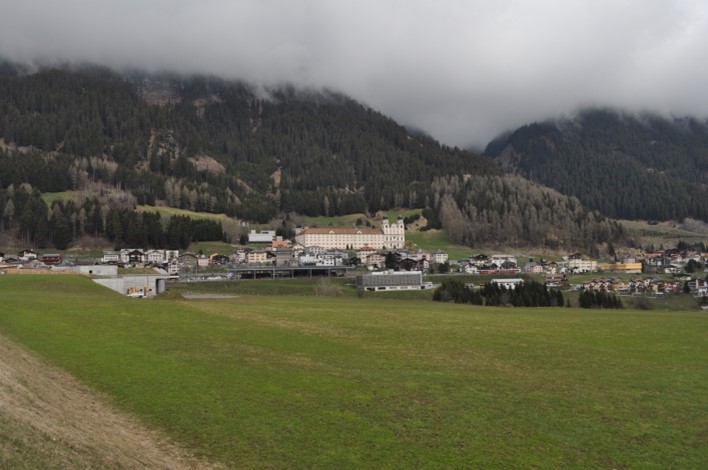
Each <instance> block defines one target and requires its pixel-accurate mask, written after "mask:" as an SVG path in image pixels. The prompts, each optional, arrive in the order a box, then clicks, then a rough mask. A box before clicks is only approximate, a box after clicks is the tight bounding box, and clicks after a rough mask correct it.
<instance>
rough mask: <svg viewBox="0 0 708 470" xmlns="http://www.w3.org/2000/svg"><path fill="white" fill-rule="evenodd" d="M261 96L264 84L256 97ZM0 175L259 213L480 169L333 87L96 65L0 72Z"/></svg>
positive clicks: (371, 205) (356, 198)
mask: <svg viewBox="0 0 708 470" xmlns="http://www.w3.org/2000/svg"><path fill="white" fill-rule="evenodd" d="M259 96H263V97H259ZM0 136H2V137H4V141H5V143H6V144H13V145H16V146H19V147H28V149H26V150H24V151H18V150H13V149H12V148H13V147H7V146H5V150H3V151H2V153H1V154H0V186H7V185H9V184H20V183H30V184H31V185H32V186H33V187H35V188H37V189H39V190H40V191H42V192H46V191H63V190H67V189H82V188H85V187H90V186H91V185H92V184H95V183H102V184H105V185H108V186H112V187H119V188H123V189H127V190H129V191H130V192H131V193H132V194H133V195H135V196H136V197H137V199H138V202H139V203H150V204H152V203H154V202H155V201H156V200H160V201H165V202H166V203H167V204H169V205H171V206H175V207H180V208H187V209H192V210H200V211H208V212H223V213H226V214H229V215H234V216H237V217H239V218H243V219H247V220H256V221H260V222H265V221H267V220H269V219H270V218H271V217H273V216H274V215H275V214H276V212H278V211H280V210H284V211H295V212H299V213H305V214H308V215H319V214H322V215H328V214H342V213H350V212H357V211H359V212H363V211H366V210H367V209H368V210H370V211H376V210H378V209H386V208H390V207H393V206H411V207H423V205H424V204H425V199H424V197H425V194H424V188H426V187H427V186H429V183H430V182H431V181H432V179H433V178H434V177H435V176H439V175H442V174H447V173H449V172H453V173H485V174H486V173H490V172H494V171H496V170H495V165H493V164H491V163H490V162H488V161H485V160H484V159H482V158H480V157H479V156H477V155H474V154H471V153H468V152H463V151H459V150H456V149H450V148H445V147H442V146H440V145H439V144H438V143H437V142H435V141H433V140H430V139H425V138H421V137H412V136H410V135H409V134H408V133H407V132H406V130H405V128H403V127H402V126H400V125H398V124H396V123H395V122H393V121H392V120H390V119H388V118H386V117H384V116H382V115H381V114H379V113H377V112H375V111H372V110H370V109H368V108H365V107H364V106H362V105H360V104H358V103H356V102H355V101H353V100H351V99H348V98H345V97H343V96H340V95H337V94H334V93H327V92H319V93H304V92H299V91H296V90H293V89H287V88H283V89H278V90H269V91H268V92H267V94H265V95H264V94H263V93H260V94H256V93H255V92H254V91H252V90H251V89H250V88H249V87H248V86H246V85H244V84H242V83H236V82H226V81H222V80H218V79H215V78H189V79H183V78H178V77H170V76H148V75H139V74H135V75H133V76H131V77H124V76H119V75H117V74H116V73H113V72H111V71H108V70H104V69H97V68H94V69H86V68H84V69H81V70H75V69H48V70H42V71H39V72H37V73H34V74H29V75H27V74H19V73H16V72H14V71H13V69H12V68H9V69H8V68H5V73H4V74H3V75H2V76H0Z"/></svg>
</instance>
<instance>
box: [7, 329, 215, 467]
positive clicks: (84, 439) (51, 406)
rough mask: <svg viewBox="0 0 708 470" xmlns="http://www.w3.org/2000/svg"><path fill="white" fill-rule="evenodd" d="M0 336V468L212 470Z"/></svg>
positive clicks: (84, 387)
mask: <svg viewBox="0 0 708 470" xmlns="http://www.w3.org/2000/svg"><path fill="white" fill-rule="evenodd" d="M106 403H107V400H104V399H102V398H101V397H100V396H99V394H97V393H96V392H95V391H93V390H91V389H89V388H88V387H86V386H84V385H82V384H81V383H79V382H78V381H77V380H76V379H75V378H73V377H72V376H71V375H69V374H67V373H66V372H63V371H62V370H60V369H57V368H55V367H52V366H50V365H48V364H47V363H46V362H45V361H43V360H42V359H40V358H39V357H37V356H36V355H34V354H33V353H31V352H29V351H27V350H26V349H24V348H22V347H20V346H18V345H17V344H16V343H14V342H13V341H11V340H10V339H8V338H7V337H4V336H2V335H0V468H40V467H43V468H131V469H132V468H150V469H158V468H165V469H168V468H169V469H182V468H219V467H218V466H215V465H212V464H210V463H208V462H205V461H202V460H199V459H196V458H194V457H193V456H190V455H189V453H188V452H186V451H185V450H184V449H182V448H180V447H178V446H176V445H174V444H172V443H170V442H169V441H168V440H167V439H166V438H165V437H163V436H161V435H159V434H158V433H157V432H154V431H151V430H149V429H146V428H145V427H144V426H142V425H141V424H140V423H138V421H137V420H136V419H134V418H132V417H130V416H126V415H125V414H121V413H119V412H117V411H115V410H113V409H112V408H111V407H110V406H108V405H107V404H106Z"/></svg>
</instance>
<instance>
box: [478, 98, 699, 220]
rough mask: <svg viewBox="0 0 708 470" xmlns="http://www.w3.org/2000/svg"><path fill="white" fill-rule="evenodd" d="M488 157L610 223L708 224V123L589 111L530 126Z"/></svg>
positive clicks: (494, 146) (504, 139) (492, 147)
mask: <svg viewBox="0 0 708 470" xmlns="http://www.w3.org/2000/svg"><path fill="white" fill-rule="evenodd" d="M485 155H487V156H489V157H492V158H493V159H494V160H495V161H497V162H498V163H500V164H501V165H502V167H503V168H504V169H505V170H506V171H508V172H511V173H516V174H520V175H522V176H524V177H526V178H529V179H531V180H533V181H536V182H538V183H541V184H543V185H545V186H548V187H551V188H554V189H556V190H558V191H560V192H561V193H563V194H567V195H570V196H575V197H576V198H578V199H579V200H580V201H581V202H582V203H583V204H584V205H586V206H588V207H590V208H592V209H595V210H597V211H599V212H601V213H602V214H604V215H606V216H608V217H614V218H621V219H633V220H636V219H643V220H682V219H684V218H686V217H690V218H694V219H700V220H703V221H706V220H708V202H706V201H708V122H707V121H705V120H698V119H693V118H680V119H679V118H673V119H668V118H662V117H659V116H655V115H648V114H647V115H642V116H631V115H625V114H622V113H619V112H617V111H613V110H606V109H589V110H585V111H583V112H581V113H579V114H578V115H577V116H576V117H575V118H573V119H562V120H557V121H547V122H542V123H535V124H531V125H528V126H523V127H521V128H519V129H517V130H516V131H514V132H513V133H510V134H507V135H504V136H501V137H500V138H498V139H496V140H494V141H493V142H491V143H490V144H489V145H488V146H487V149H486V150H485Z"/></svg>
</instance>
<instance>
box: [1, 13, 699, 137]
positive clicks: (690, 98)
mask: <svg viewBox="0 0 708 470" xmlns="http://www.w3.org/2000/svg"><path fill="white" fill-rule="evenodd" d="M706 31H708V4H706V3H705V2H702V1H688V0H687V1H680V0H674V1H669V0H643V1H639V0H585V1H582V0H565V1H562V0H539V1H536V2H527V1H523V0H506V1H504V0H496V1H495V0H476V1H465V0H440V1H424V0H408V1H404V0H378V1H374V0H358V1H350V0H301V1H297V2H295V1H289V0H240V1H227V0H203V1H196V0H174V1H168V0H155V1H137V0H123V1H114V0H108V1H101V2H96V1H90V0H63V1H61V2H57V1H53V0H32V1H28V0H7V1H5V2H3V25H2V27H1V28H0V55H2V56H5V57H8V58H11V59H15V60H36V59H44V60H47V59H49V60H70V61H83V62H95V63H100V64H104V65H108V66H111V67H116V68H123V67H138V68H144V69H147V70H151V71H153V70H171V71H176V72H182V73H192V72H197V73H206V74H215V75H220V76H223V77H227V78H239V79H244V80H248V81H252V82H256V83H260V84H265V85H272V84H278V83H283V82H291V83H294V84H296V85H299V86H309V87H328V88H332V89H337V90H341V91H342V92H344V93H347V94H349V95H351V96H352V97H354V98H356V99H358V100H360V101H362V102H364V103H366V104H368V105H369V106H371V107H373V108H375V109H378V110H380V111H382V112H384V113H386V114H388V115H390V116H392V117H393V118H395V119H397V120H399V121H400V122H402V123H404V124H408V125H411V126H414V127H416V128H420V129H422V130H424V131H426V132H428V133H429V134H431V135H433V136H434V137H436V138H438V139H440V140H441V141H443V142H444V143H447V144H450V145H457V146H470V145H475V146H483V145H484V144H485V143H486V142H487V141H489V140H490V139H491V138H493V137H494V136H495V135H496V134H498V133H499V132H501V131H504V130H506V129H509V128H512V127H515V126H518V125H521V124H524V123H527V122H530V121H536V120H540V119H545V118H548V117H552V116H557V115H559V114H568V113H572V112H573V111H575V110H576V109H577V108H578V107H581V106H587V105H600V106H617V107H621V108H624V109H627V110H635V111H644V110H647V111H657V112H662V113H666V114H679V115H683V114H691V115H697V116H701V117H703V116H708V93H706V91H707V90H706V87H707V85H706V84H708V64H707V63H706V62H705V60H704V58H705V57H708V41H707V40H706Z"/></svg>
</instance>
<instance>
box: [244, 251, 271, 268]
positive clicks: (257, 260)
mask: <svg viewBox="0 0 708 470" xmlns="http://www.w3.org/2000/svg"><path fill="white" fill-rule="evenodd" d="M246 263H248V264H260V265H265V264H267V263H268V253H267V252H266V251H265V250H251V251H249V252H248V254H246Z"/></svg>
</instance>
